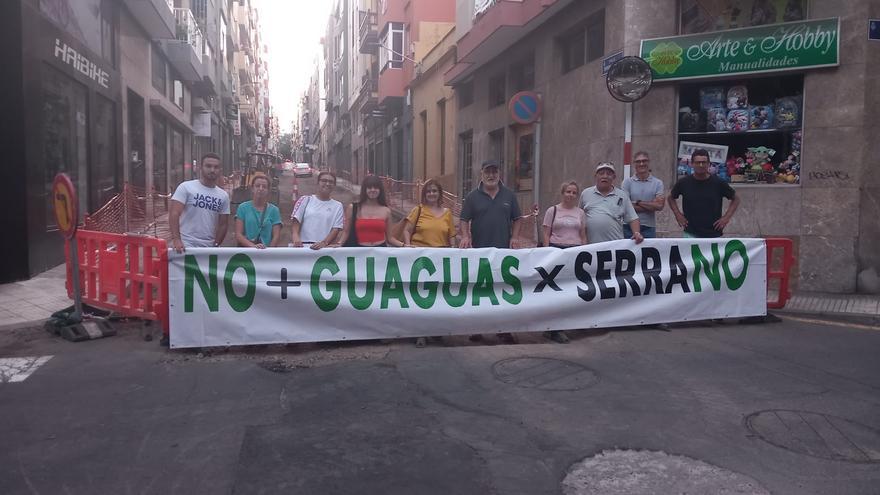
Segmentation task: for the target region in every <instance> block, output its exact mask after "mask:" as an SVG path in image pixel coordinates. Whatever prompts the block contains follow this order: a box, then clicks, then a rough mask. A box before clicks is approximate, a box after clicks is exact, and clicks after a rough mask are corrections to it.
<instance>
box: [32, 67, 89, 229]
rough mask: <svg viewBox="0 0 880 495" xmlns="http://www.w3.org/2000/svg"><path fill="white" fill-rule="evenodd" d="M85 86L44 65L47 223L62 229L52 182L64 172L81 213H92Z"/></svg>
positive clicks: (47, 226) (44, 159)
mask: <svg viewBox="0 0 880 495" xmlns="http://www.w3.org/2000/svg"><path fill="white" fill-rule="evenodd" d="M86 102H87V90H86V88H85V87H84V86H82V85H81V84H79V83H77V82H76V81H74V80H73V79H71V78H69V77H67V76H65V75H64V74H62V73H60V72H59V71H57V70H55V69H53V68H51V67H49V66H48V65H46V66H44V78H43V109H42V110H43V136H42V138H43V146H42V148H43V164H44V168H45V171H46V173H45V176H44V181H43V183H44V193H43V194H44V201H43V204H44V205H45V215H44V217H43V218H44V219H45V225H46V230H47V231H54V230H55V229H57V228H58V226H57V225H56V222H55V209H54V206H53V202H52V182H53V181H54V180H55V175H56V174H58V173H59V172H64V173H66V174H67V175H69V176H70V179H71V181H73V184H74V185H75V186H76V188H77V192H78V194H79V209H80V214H81V215H85V214H86V213H87V212H88V197H89V188H88V183H89V182H88V179H89V177H88V132H87V130H88V108H87V103H86Z"/></svg>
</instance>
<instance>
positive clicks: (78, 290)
mask: <svg viewBox="0 0 880 495" xmlns="http://www.w3.org/2000/svg"><path fill="white" fill-rule="evenodd" d="M77 244H78V243H77V240H76V236H74V237H73V238H72V239H70V268H71V270H72V271H73V273H72V274H71V275H72V279H73V314H72V315H70V317H69V319H70V321H71V322H72V323H79V322H81V321H82V315H83V310H82V286H81V285H80V281H79V248H78V247H77Z"/></svg>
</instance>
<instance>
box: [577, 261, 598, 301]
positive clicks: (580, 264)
mask: <svg viewBox="0 0 880 495" xmlns="http://www.w3.org/2000/svg"><path fill="white" fill-rule="evenodd" d="M592 263H593V255H592V254H590V253H588V252H587V251H581V252H580V253H578V255H577V258H576V259H575V261H574V276H575V278H577V279H578V281H580V282H583V283H584V284H586V285H587V288H586V289H582V288H580V287H578V288H577V289H578V297H580V298H581V299H583V300H584V301H587V302H589V301H592V300H593V299H595V298H596V285H595V284H594V283H593V277H591V276H590V272H589V271H588V270H587V269H586V268H584V265H590V264H592Z"/></svg>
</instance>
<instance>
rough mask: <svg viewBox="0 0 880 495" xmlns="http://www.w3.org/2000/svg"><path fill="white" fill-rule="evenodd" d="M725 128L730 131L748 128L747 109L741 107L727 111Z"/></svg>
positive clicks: (740, 130)
mask: <svg viewBox="0 0 880 495" xmlns="http://www.w3.org/2000/svg"><path fill="white" fill-rule="evenodd" d="M727 130H728V131H730V132H743V131H747V130H749V111H748V110H746V109H743V108H741V109H738V110H731V111H730V112H728V114H727Z"/></svg>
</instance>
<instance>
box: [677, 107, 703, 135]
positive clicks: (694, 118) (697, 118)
mask: <svg viewBox="0 0 880 495" xmlns="http://www.w3.org/2000/svg"><path fill="white" fill-rule="evenodd" d="M705 128H706V123H705V121H703V114H702V113H701V112H695V111H692V110H691V107H681V108H680V109H678V130H679V131H680V132H701V131H703V129H705Z"/></svg>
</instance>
